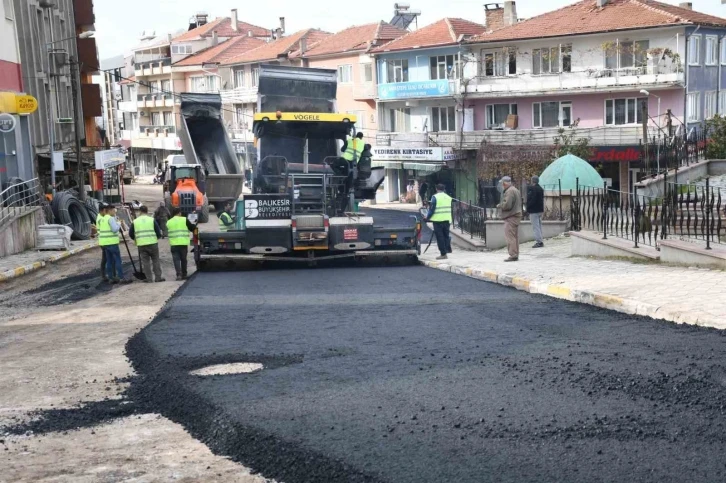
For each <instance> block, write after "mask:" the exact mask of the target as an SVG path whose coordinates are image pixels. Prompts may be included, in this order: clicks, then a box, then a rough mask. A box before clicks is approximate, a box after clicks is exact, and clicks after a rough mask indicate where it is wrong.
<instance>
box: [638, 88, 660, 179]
mask: <svg viewBox="0 0 726 483" xmlns="http://www.w3.org/2000/svg"><path fill="white" fill-rule="evenodd" d="M640 93H641V94H643V95H644V96H647V97H650V92H648V91H646V90H645V89H641V90H640ZM653 96H655V97H656V98H657V99H658V132H659V133H660V132H663V131H662V129H661V127H660V96H659V95H656V94H653ZM656 150H657V152H656V155H655V157H656V169H657V170H658V172H660V143H658V144H657V145H656Z"/></svg>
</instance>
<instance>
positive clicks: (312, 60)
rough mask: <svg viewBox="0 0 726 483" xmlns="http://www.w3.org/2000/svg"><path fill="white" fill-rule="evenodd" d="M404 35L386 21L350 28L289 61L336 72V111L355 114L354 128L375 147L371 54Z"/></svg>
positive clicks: (374, 81)
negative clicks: (299, 61) (298, 61)
mask: <svg viewBox="0 0 726 483" xmlns="http://www.w3.org/2000/svg"><path fill="white" fill-rule="evenodd" d="M406 33H407V31H406V30H404V29H401V28H398V27H394V26H393V25H391V24H389V23H387V22H376V23H371V24H366V25H358V26H353V27H349V28H347V29H344V30H341V31H340V32H338V33H336V34H334V35H331V36H329V37H326V38H325V39H323V40H321V41H318V42H317V43H315V44H312V45H309V46H303V47H302V48H301V49H300V50H298V51H297V52H295V53H293V54H292V55H291V58H293V59H301V60H302V64H303V65H304V66H306V67H312V68H320V69H332V70H337V71H338V91H337V104H338V111H339V112H347V113H350V114H355V115H356V116H357V119H358V122H357V123H356V129H357V130H358V131H361V132H363V134H364V135H365V138H364V139H365V142H366V143H369V144H375V140H376V134H377V133H378V131H379V129H378V127H379V123H378V115H377V112H376V97H377V94H376V75H375V73H376V69H375V65H374V62H373V57H371V55H370V53H371V51H372V50H373V49H375V48H377V47H379V46H381V45H383V44H386V43H388V42H390V41H392V40H395V39H397V38H399V37H401V36H403V35H405V34H406Z"/></svg>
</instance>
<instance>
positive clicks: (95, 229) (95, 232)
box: [91, 203, 108, 282]
mask: <svg viewBox="0 0 726 483" xmlns="http://www.w3.org/2000/svg"><path fill="white" fill-rule="evenodd" d="M104 216H106V204H105V203H99V204H98V215H96V222H95V223H94V224H93V225H91V236H99V233H100V229H101V219H102V218H103V217H104ZM98 246H99V247H100V248H101V280H102V281H104V282H108V276H107V275H106V248H104V247H103V246H102V245H101V242H100V240H99V243H98Z"/></svg>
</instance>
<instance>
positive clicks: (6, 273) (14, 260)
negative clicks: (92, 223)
mask: <svg viewBox="0 0 726 483" xmlns="http://www.w3.org/2000/svg"><path fill="white" fill-rule="evenodd" d="M96 246H98V240H82V241H72V242H71V249H70V250H64V251H59V250H44V251H38V250H28V251H25V252H22V253H17V254H15V255H10V256H8V257H3V258H0V283H2V282H5V281H7V280H10V279H12V278H16V277H20V276H22V275H25V274H26V273H30V272H34V271H36V270H40V269H41V268H43V267H45V266H46V264H48V263H55V262H57V261H59V260H63V259H64V258H68V257H70V256H73V255H75V254H77V253H81V252H84V251H86V250H89V249H91V248H94V247H96Z"/></svg>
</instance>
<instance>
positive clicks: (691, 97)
mask: <svg viewBox="0 0 726 483" xmlns="http://www.w3.org/2000/svg"><path fill="white" fill-rule="evenodd" d="M686 120H687V121H688V122H699V121H700V120H701V93H700V92H691V93H690V94H688V98H687V100H686Z"/></svg>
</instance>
